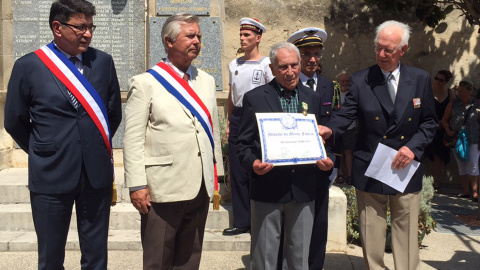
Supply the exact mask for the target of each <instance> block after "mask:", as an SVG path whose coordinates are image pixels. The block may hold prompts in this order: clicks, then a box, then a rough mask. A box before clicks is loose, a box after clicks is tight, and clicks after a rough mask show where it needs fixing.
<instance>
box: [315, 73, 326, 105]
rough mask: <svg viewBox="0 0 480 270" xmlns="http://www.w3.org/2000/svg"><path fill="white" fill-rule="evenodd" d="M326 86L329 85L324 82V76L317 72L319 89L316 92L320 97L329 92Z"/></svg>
mask: <svg viewBox="0 0 480 270" xmlns="http://www.w3.org/2000/svg"><path fill="white" fill-rule="evenodd" d="M326 87H327V85H326V84H324V83H323V80H322V77H321V76H320V75H318V74H317V89H316V90H315V92H317V93H318V94H319V95H320V99H321V98H322V97H323V96H324V95H325V94H326V93H327V90H326V89H325V88H326Z"/></svg>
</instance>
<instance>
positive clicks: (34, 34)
mask: <svg viewBox="0 0 480 270" xmlns="http://www.w3.org/2000/svg"><path fill="white" fill-rule="evenodd" d="M92 3H93V4H94V5H95V8H96V12H97V15H95V16H94V18H93V23H94V24H95V25H96V26H97V28H96V29H95V33H94V35H93V39H92V43H91V45H90V46H92V47H95V48H97V49H99V50H102V51H105V52H107V53H109V54H111V55H112V57H113V60H114V62H115V66H116V68H117V75H118V80H119V83H120V88H121V90H122V91H127V90H128V89H127V81H128V79H129V78H130V77H132V76H133V75H135V74H138V73H141V72H143V71H145V7H144V2H143V1H127V0H93V1H92ZM51 4H52V1H51V0H14V1H13V18H14V19H13V28H14V29H13V33H14V36H13V49H14V58H15V60H17V59H18V58H20V57H21V56H23V55H25V54H27V53H29V52H32V51H35V50H36V49H38V48H40V47H41V46H42V45H45V44H47V43H50V42H52V40H53V35H52V32H51V30H50V27H49V25H48V16H49V13H50V6H51ZM32 7H34V8H32Z"/></svg>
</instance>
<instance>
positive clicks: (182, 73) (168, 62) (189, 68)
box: [163, 58, 192, 81]
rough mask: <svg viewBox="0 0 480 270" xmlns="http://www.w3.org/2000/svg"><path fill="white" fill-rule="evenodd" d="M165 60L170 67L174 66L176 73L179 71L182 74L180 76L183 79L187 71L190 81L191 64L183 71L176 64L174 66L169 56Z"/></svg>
mask: <svg viewBox="0 0 480 270" xmlns="http://www.w3.org/2000/svg"><path fill="white" fill-rule="evenodd" d="M163 62H164V63H165V64H167V65H169V66H170V67H172V68H173V70H174V71H175V73H177V74H178V76H180V78H182V79H183V75H184V74H185V73H187V74H188V78H189V79H188V80H189V81H191V80H192V66H189V67H188V69H187V72H183V71H181V70H180V69H178V68H177V67H176V66H174V65H173V64H172V62H170V60H169V59H168V58H165V60H163Z"/></svg>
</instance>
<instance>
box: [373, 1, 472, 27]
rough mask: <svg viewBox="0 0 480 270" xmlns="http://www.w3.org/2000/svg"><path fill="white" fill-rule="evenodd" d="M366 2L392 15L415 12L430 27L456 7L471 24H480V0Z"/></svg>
mask: <svg viewBox="0 0 480 270" xmlns="http://www.w3.org/2000/svg"><path fill="white" fill-rule="evenodd" d="M365 2H366V4H367V5H368V6H370V7H376V8H378V9H379V10H380V11H383V12H386V13H389V14H392V15H402V14H405V13H413V14H415V16H416V17H417V18H418V19H419V20H420V21H422V22H424V23H425V24H426V25H428V26H430V27H435V26H436V25H438V24H439V23H440V22H441V21H442V20H444V19H445V18H446V16H447V15H448V14H449V13H450V12H452V11H453V10H454V9H458V10H460V11H461V12H462V13H463V16H465V18H466V20H467V21H468V22H469V23H470V24H471V25H480V0H365ZM479 33H480V29H479Z"/></svg>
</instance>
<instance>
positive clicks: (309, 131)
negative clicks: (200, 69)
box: [255, 113, 327, 167]
mask: <svg viewBox="0 0 480 270" xmlns="http://www.w3.org/2000/svg"><path fill="white" fill-rule="evenodd" d="M255 115H256V117H257V123H258V130H259V134H260V141H261V146H262V162H266V163H272V164H274V165H276V166H282V165H294V164H314V163H317V160H322V159H326V158H327V155H326V152H325V147H324V145H323V141H322V138H321V137H320V136H319V135H318V127H317V121H316V119H315V116H314V115H306V116H305V115H303V114H301V113H256V114H255ZM317 165H318V164H317ZM320 166H321V165H319V167H320ZM322 166H323V165H322Z"/></svg>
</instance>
